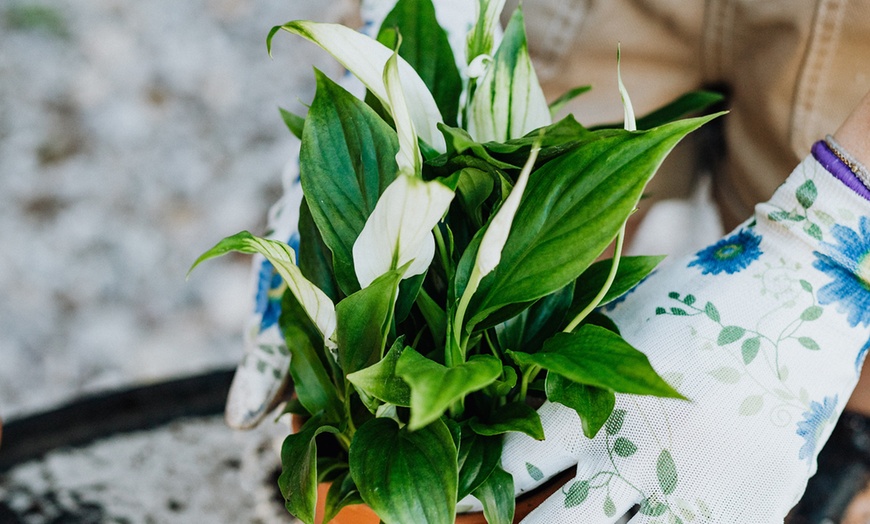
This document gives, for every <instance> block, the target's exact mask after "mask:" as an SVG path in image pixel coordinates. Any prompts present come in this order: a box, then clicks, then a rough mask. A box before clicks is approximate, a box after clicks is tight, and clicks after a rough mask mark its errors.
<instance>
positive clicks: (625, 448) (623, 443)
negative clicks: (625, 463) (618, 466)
mask: <svg viewBox="0 0 870 524" xmlns="http://www.w3.org/2000/svg"><path fill="white" fill-rule="evenodd" d="M613 452H614V453H616V454H617V455H619V456H620V457H623V458H624V457H630V456H632V455H634V454H635V453H636V452H637V446H636V445H635V444H634V442H632V441H630V440H628V439H627V438H625V437H617V439H616V441H615V442H614V443H613Z"/></svg>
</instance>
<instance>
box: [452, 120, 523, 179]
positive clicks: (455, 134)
mask: <svg viewBox="0 0 870 524" xmlns="http://www.w3.org/2000/svg"><path fill="white" fill-rule="evenodd" d="M438 129H439V130H441V134H443V135H444V141H445V142H446V143H447V150H448V151H449V153H450V156H454V155H459V154H462V153H466V152H470V153H472V154H474V156H476V157H477V158H479V159H481V160H485V161H486V162H487V163H488V164H490V165H492V166H494V167H497V168H499V169H512V168H514V169H515V168H518V167H519V166H515V165H514V164H511V163H508V162H502V161H501V160H497V159H496V158H494V157H493V156H492V155H490V153H489V151H488V150H487V149H486V148H485V147H484V146H483V144H481V143H479V142H477V141H475V140H474V139H473V138H471V135H469V134H468V131H466V130H464V129H460V128H458V127H449V126H446V125H444V124H438Z"/></svg>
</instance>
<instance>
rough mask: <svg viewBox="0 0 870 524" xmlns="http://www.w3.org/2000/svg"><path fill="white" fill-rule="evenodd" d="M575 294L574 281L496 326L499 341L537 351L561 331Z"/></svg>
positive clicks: (507, 346)
mask: <svg viewBox="0 0 870 524" xmlns="http://www.w3.org/2000/svg"><path fill="white" fill-rule="evenodd" d="M573 294H574V283H573V282H571V283H570V284H568V285H567V286H565V287H564V288H562V289H560V290H558V291H556V292H555V293H551V294H550V295H547V296H546V297H544V298H542V299H540V300H538V301H537V302H535V303H534V304H532V306H531V307H530V308H529V309H527V310H525V311H523V312H522V313H521V314H519V315H517V316H515V317H513V318H511V319H508V320H506V321H505V322H504V323H502V324H500V325H499V326H497V327H496V334H497V336H498V343H499V345H501V347H503V348H521V349H522V350H523V351H524V352H525V353H535V352H537V351H538V350H539V349H541V346H543V344H544V341H545V340H547V339H548V338H550V337H552V336H553V335H554V334H556V333H558V332H559V331H560V330H561V328H562V327H563V326H564V320H565V318H566V316H567V313H568V307H569V306H570V305H571V301H572V295H573Z"/></svg>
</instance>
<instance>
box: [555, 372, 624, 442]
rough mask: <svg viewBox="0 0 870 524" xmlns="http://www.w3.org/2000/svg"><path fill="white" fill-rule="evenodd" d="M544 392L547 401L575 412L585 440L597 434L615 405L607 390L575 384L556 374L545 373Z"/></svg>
mask: <svg viewBox="0 0 870 524" xmlns="http://www.w3.org/2000/svg"><path fill="white" fill-rule="evenodd" d="M546 391H547V400H549V401H550V402H558V403H560V404H563V405H565V406H568V407H569V408H571V409H573V410H574V411H576V412H577V415H579V416H580V424H581V426H582V428H583V434H584V435H586V437H587V438H593V437H595V435H596V434H598V431H599V430H600V429H601V427H602V426H604V423H605V422H607V419H608V418H609V417H610V414H611V413H612V412H613V406H614V405H615V404H616V396H615V395H614V394H613V392H612V391H610V390H609V389H601V388H596V387H594V386H586V385H584V384H577V383H576V382H571V381H570V380H568V379H567V378H565V377H563V376H562V375H559V374H558V373H547V380H546Z"/></svg>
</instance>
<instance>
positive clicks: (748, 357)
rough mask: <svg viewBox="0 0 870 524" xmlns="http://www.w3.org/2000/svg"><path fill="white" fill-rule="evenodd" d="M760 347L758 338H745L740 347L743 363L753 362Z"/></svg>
mask: <svg viewBox="0 0 870 524" xmlns="http://www.w3.org/2000/svg"><path fill="white" fill-rule="evenodd" d="M760 347H761V338H760V337H752V338H747V339H746V340H744V341H743V345H742V346H741V347H740V351H741V353H743V363H744V364H749V363H751V362H752V361H753V360H755V356H756V355H758V349H759V348H760Z"/></svg>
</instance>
